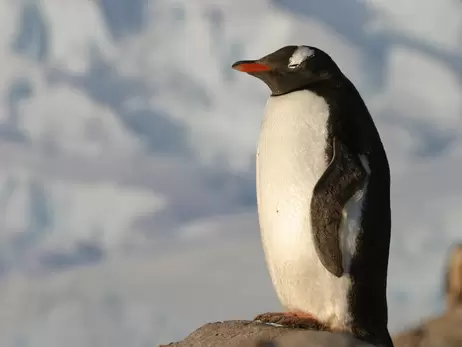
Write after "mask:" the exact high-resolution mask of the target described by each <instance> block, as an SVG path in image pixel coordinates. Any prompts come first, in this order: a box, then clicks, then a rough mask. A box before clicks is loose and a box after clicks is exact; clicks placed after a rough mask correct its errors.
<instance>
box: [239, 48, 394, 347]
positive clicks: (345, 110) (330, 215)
mask: <svg viewBox="0 0 462 347" xmlns="http://www.w3.org/2000/svg"><path fill="white" fill-rule="evenodd" d="M232 67H233V68H234V69H235V70H238V71H242V72H246V73H248V74H250V75H251V76H254V77H257V78H258V79H260V80H262V81H263V82H264V83H265V84H266V85H267V86H268V87H269V89H270V91H271V95H270V97H269V99H268V101H267V104H266V108H265V114H264V119H263V122H262V125H261V132H260V137H259V143H258V150H257V158H256V161H257V163H256V164H257V166H256V173H257V177H256V182H257V205H258V219H259V224H260V229H261V237H262V243H263V248H264V253H265V258H266V263H267V266H268V269H269V273H270V276H271V279H272V282H273V285H274V288H275V290H276V292H277V295H278V297H279V300H280V301H281V303H282V305H283V306H284V308H285V309H286V311H287V312H284V313H265V314H261V315H259V316H257V317H256V318H255V319H257V320H259V321H263V322H266V323H279V324H282V325H289V326H295V327H305V328H312V329H322V330H329V331H345V332H350V333H353V334H354V335H355V336H357V337H359V338H362V339H364V340H366V341H368V342H371V343H375V344H378V345H384V346H392V342H391V338H390V335H389V332H388V328H387V321H388V317H387V316H388V313H387V299H386V284H387V268H388V253H389V244H390V229H391V210H390V169H389V165H388V159H387V156H386V153H385V150H384V147H383V145H382V142H381V139H380V136H379V133H378V131H377V129H376V127H375V124H374V122H373V120H372V118H371V116H370V114H369V111H368V109H367V107H366V105H365V103H364V101H363V99H362V98H361V96H360V95H359V93H358V91H357V90H356V88H355V87H354V85H353V84H352V83H351V82H350V80H349V79H348V78H347V77H346V76H345V75H344V74H343V73H342V72H341V70H340V68H339V67H338V66H337V65H336V63H335V62H334V61H333V60H332V59H331V57H330V56H329V55H328V54H327V53H325V52H323V51H322V50H320V49H318V48H315V47H310V46H286V47H283V48H281V49H279V50H277V51H275V52H273V53H271V54H269V55H267V56H265V57H263V58H261V59H258V60H245V61H238V62H236V63H234V64H233V66H232Z"/></svg>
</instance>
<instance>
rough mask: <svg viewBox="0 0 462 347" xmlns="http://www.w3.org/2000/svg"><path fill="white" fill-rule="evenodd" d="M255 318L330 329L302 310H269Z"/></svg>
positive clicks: (262, 320) (277, 322)
mask: <svg viewBox="0 0 462 347" xmlns="http://www.w3.org/2000/svg"><path fill="white" fill-rule="evenodd" d="M254 320H255V321H260V322H262V323H271V324H280V325H283V326H287V327H291V328H300V329H311V330H325V331H327V330H329V329H328V327H327V326H326V325H325V324H323V323H321V322H320V321H318V320H317V319H316V318H314V317H313V316H312V315H310V314H309V313H302V312H268V313H262V314H259V315H258V316H256V317H255V318H254Z"/></svg>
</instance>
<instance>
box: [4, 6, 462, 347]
mask: <svg viewBox="0 0 462 347" xmlns="http://www.w3.org/2000/svg"><path fill="white" fill-rule="evenodd" d="M287 44H309V45H314V46H318V47H320V48H322V49H324V50H326V51H327V52H329V53H330V54H331V55H332V56H333V57H334V59H335V60H336V61H337V62H338V64H339V65H340V67H341V68H342V69H343V70H344V72H345V73H346V74H347V75H348V76H349V77H350V78H351V79H352V80H353V82H354V83H355V84H356V85H357V87H358V89H359V90H360V92H361V93H362V94H363V96H364V98H365V99H366V102H367V104H368V106H369V108H370V110H371V112H372V114H373V117H374V119H375V120H376V124H377V126H378V128H379V131H380V132H381V135H382V139H383V141H384V144H385V147H386V149H387V151H388V155H389V159H390V164H391V168H392V194H393V205H392V208H393V236H392V247H391V256H390V257H391V259H390V276H389V290H388V294H389V311H390V329H391V331H392V332H396V331H398V330H399V329H401V328H403V327H405V326H409V325H412V324H413V323H415V322H417V321H418V320H419V319H420V318H421V317H425V316H428V315H430V314H433V313H438V312H440V311H441V310H442V309H443V301H442V296H441V295H442V291H441V283H442V273H441V270H442V269H443V266H444V264H445V260H446V254H447V251H448V249H449V247H450V246H451V244H452V243H453V242H455V241H459V240H461V239H462V227H461V226H460V225H461V223H462V213H461V212H460V211H461V209H462V184H461V183H460V177H461V175H462V3H461V2H460V1H458V0H438V1H435V0H407V1H403V0H387V1H385V0H376V1H374V0H364V1H352V0H351V1H345V0H325V1H319V0H311V1H308V0H252V1H249V0H232V1H231V0H228V1H224V0H222V1H217V0H215V1H214V0H150V1H148V0H93V1H90V0H35V1H34V0H0V162H1V166H0V231H1V233H0V346H2V347H10V346H11V347H29V346H30V347H42V346H43V347H44V346H46V347H62V346H66V347H74V346H75V347H77V346H79V347H83V346H85V347H93V346H98V347H100V346H111V347H128V346H130V347H147V346H155V345H156V343H167V342H170V341H171V340H177V339H180V338H182V337H184V336H185V335H186V334H187V333H189V332H190V331H192V330H193V329H194V328H196V327H198V326H200V325H201V324H203V323H205V322H208V321H214V320H225V319H238V318H243V319H245V318H251V317H253V316H254V315H255V314H257V313H261V312H262V311H267V310H277V309H279V305H278V302H277V300H276V298H275V294H274V293H273V290H272V288H271V285H270V281H269V277H268V275H267V272H266V267H265V265H264V262H263V254H262V251H261V246H260V241H259V232H258V228H257V220H256V208H255V192H254V190H255V187H254V183H255V182H254V173H255V172H254V153H255V148H256V142H257V135H258V131H259V125H260V121H261V116H262V111H263V107H264V102H265V99H266V97H267V95H268V90H267V89H266V86H265V85H263V84H262V83H261V82H260V81H258V80H256V79H253V78H250V77H248V76H246V75H245V74H240V73H237V72H235V71H233V70H231V69H230V65H231V64H232V63H233V62H234V61H236V60H239V59H247V58H257V57H260V56H262V55H265V54H267V53H269V52H271V51H274V50H276V49H278V48H280V47H282V46H284V45H287Z"/></svg>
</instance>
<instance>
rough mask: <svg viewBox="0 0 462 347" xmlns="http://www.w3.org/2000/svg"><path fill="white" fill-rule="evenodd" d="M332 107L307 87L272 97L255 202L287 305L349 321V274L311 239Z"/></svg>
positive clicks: (339, 322)
mask: <svg viewBox="0 0 462 347" xmlns="http://www.w3.org/2000/svg"><path fill="white" fill-rule="evenodd" d="M328 118H329V107H328V105H327V103H326V102H325V100H324V99H323V98H321V97H319V96H317V95H315V94H314V93H311V92H309V91H297V92H293V93H289V94H286V95H283V96H277V97H270V99H269V100H268V103H267V105H266V109H265V116H264V119H263V123H262V126H261V133H260V140H259V144H258V151H257V200H258V215H259V223H260V229H261V233H262V241H263V247H264V251H265V256H266V261H267V265H268V268H269V272H270V275H271V278H272V281H273V284H274V287H275V289H276V292H277V294H278V296H279V299H280V300H281V302H282V304H283V305H284V306H285V307H286V308H287V309H292V310H302V311H305V312H309V313H311V314H313V315H314V316H316V317H318V318H319V319H321V320H323V321H329V322H331V323H332V324H334V325H339V326H340V325H344V324H345V322H346V320H347V317H346V316H347V311H348V308H347V291H348V288H349V285H350V284H349V282H348V279H346V278H337V277H335V276H333V275H332V274H331V273H330V272H328V271H327V270H326V269H325V268H324V266H323V265H322V264H321V262H320V260H319V258H318V256H317V253H316V250H315V247H314V244H313V239H312V233H311V221H310V205H311V198H312V194H313V189H314V186H315V185H316V183H317V181H318V179H319V178H320V177H321V175H322V174H323V173H324V171H325V169H326V168H327V165H328V160H327V158H326V146H327V137H328V124H327V123H328Z"/></svg>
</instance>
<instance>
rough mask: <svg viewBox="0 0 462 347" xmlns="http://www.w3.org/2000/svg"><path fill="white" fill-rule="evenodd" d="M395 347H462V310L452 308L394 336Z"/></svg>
mask: <svg viewBox="0 0 462 347" xmlns="http://www.w3.org/2000/svg"><path fill="white" fill-rule="evenodd" d="M393 343H394V345H395V347H462V310H460V309H459V310H452V311H450V312H448V313H446V314H444V315H442V316H439V317H437V318H433V319H430V320H428V321H425V322H423V323H422V324H421V325H420V326H419V327H417V328H414V329H411V330H408V331H406V332H403V333H400V334H397V335H395V336H394V337H393Z"/></svg>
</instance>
